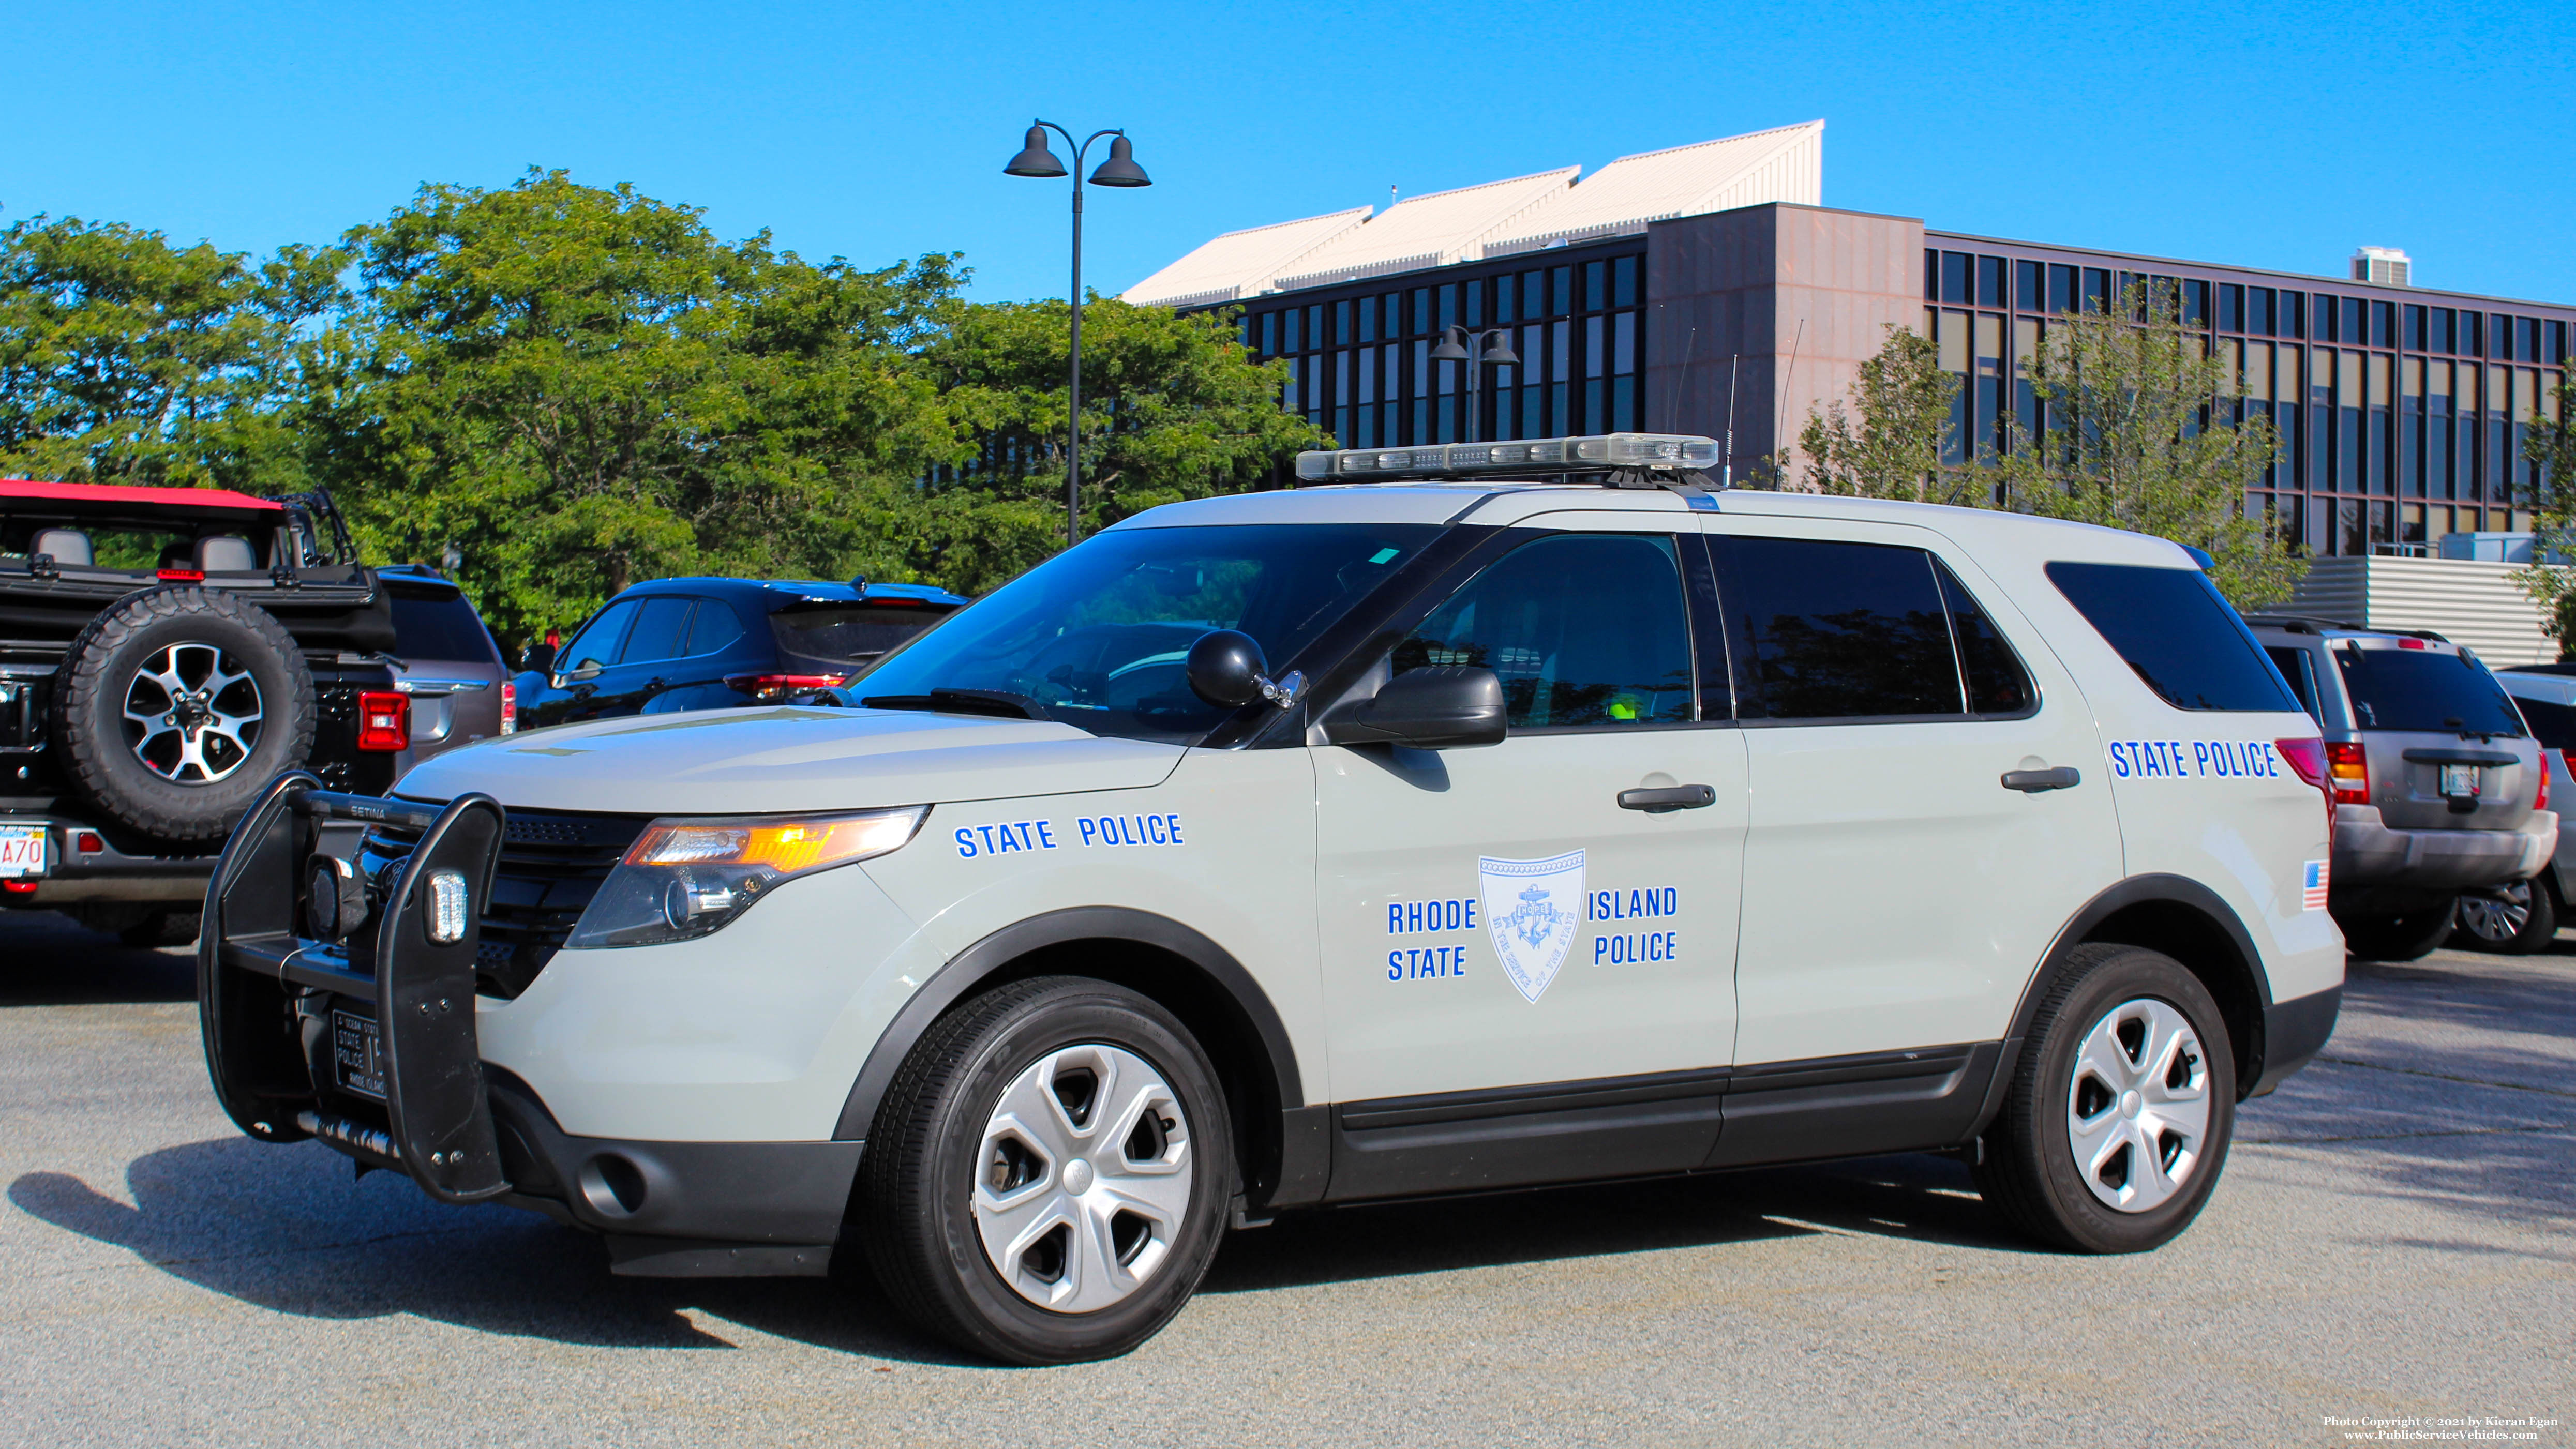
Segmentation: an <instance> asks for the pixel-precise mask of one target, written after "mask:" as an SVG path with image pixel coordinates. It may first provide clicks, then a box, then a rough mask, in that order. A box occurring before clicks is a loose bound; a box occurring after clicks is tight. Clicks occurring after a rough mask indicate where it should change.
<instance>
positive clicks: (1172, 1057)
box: [849, 976, 1235, 1364]
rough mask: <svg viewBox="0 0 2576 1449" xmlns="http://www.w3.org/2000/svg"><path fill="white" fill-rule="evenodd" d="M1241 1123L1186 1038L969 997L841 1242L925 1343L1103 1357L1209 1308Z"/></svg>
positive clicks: (1007, 1357) (1096, 1010) (1127, 1002)
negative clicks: (1204, 1301) (1234, 1125)
mask: <svg viewBox="0 0 2576 1449" xmlns="http://www.w3.org/2000/svg"><path fill="white" fill-rule="evenodd" d="M1234 1180H1235V1164H1234V1149H1233V1142H1232V1134H1231V1126H1230V1119H1229V1117H1228V1115H1227V1112H1226V1102H1225V1097H1224V1095H1223V1093H1222V1091H1221V1090H1220V1089H1219V1088H1218V1086H1217V1081H1216V1072H1215V1070H1214V1069H1213V1068H1212V1067H1210V1066H1209V1064H1208V1060H1207V1056H1206V1054H1205V1053H1204V1052H1202V1051H1201V1050H1200V1049H1199V1045H1198V1043H1197V1042H1196V1041H1195V1040H1193V1039H1192V1038H1191V1036H1190V1034H1189V1031H1188V1029H1187V1028H1185V1027H1183V1026H1182V1025H1181V1024H1180V1022H1179V1021H1177V1020H1175V1019H1174V1018H1173V1017H1172V1016H1171V1014H1170V1013H1168V1012H1166V1011H1164V1010H1163V1009H1162V1008H1161V1007H1160V1006H1158V1005H1156V1004H1155V1003H1153V1002H1152V1001H1150V1000H1147V999H1146V998H1145V997H1142V996H1139V995H1137V994H1136V993H1135V992H1132V991H1129V990H1127V989H1125V988H1124V987H1119V986H1112V985H1110V984H1108V983H1106V982H1102V981H1094V980H1089V979H1085V978H1080V977H1068V976H1045V977H1038V978H1035V979H1033V980H1028V981H1021V982H1015V983H1013V984H1011V985H1008V986H1003V987H1001V988H999V989H997V990H994V991H992V992H990V993H988V994H986V995H984V996H980V997H976V998H973V999H971V1000H969V1001H967V1002H965V1003H964V1004H962V1005H960V1006H958V1007H957V1008H955V1009H954V1010H952V1011H951V1012H950V1013H949V1014H948V1015H947V1016H945V1017H942V1018H941V1019H940V1020H939V1021H938V1022H937V1023H936V1024H934V1025H933V1026H932V1027H931V1029H930V1030H929V1031H928V1032H926V1033H924V1034H923V1036H922V1038H921V1041H920V1042H919V1043H918V1044H917V1045H915V1046H914V1047H913V1049H912V1054H911V1055H910V1056H909V1057H907V1058H905V1060H904V1064H903V1066H902V1068H901V1069H900V1070H899V1071H898V1072H897V1073H896V1075H895V1080H894V1083H893V1085H892V1086H891V1087H890V1088H889V1089H888V1090H887V1092H886V1098H885V1101H884V1103H883V1104H882V1105H881V1106H880V1107H879V1108H878V1109H877V1116H876V1121H875V1123H874V1124H873V1125H872V1126H871V1128H870V1130H869V1132H868V1143H867V1150H866V1153H865V1155H864V1156H863V1157H862V1158H861V1160H860V1165H859V1182H858V1190H857V1193H856V1196H855V1201H854V1204H853V1206H854V1208H855V1212H854V1218H855V1221H854V1222H853V1223H852V1225H851V1228H850V1229H849V1236H850V1237H854V1238H856V1239H857V1240H858V1241H860V1242H863V1243H864V1244H865V1245H866V1253H867V1259H868V1264H869V1266H870V1268H871V1269H873V1270H874V1273H875V1277H876V1279H877V1283H878V1285H879V1286H880V1287H881V1288H883V1289H884V1291H885V1294H886V1297H887V1298H888V1299H889V1300H890V1301H891V1302H892V1303H893V1304H894V1306H895V1307H896V1309H897V1310H898V1311H900V1312H901V1313H902V1314H903V1315H904V1316H905V1317H907V1318H909V1319H911V1320H912V1322H913V1323H914V1324H916V1325H918V1326H919V1327H920V1328H921V1329H922V1330H923V1331H925V1332H927V1333H930V1334H933V1335H935V1336H937V1337H939V1338H943V1339H946V1340H947V1341H949V1342H950V1343H953V1344H956V1345H957V1346H959V1347H960V1348H964V1349H968V1350H970V1351H972V1352H975V1353H979V1354H984V1355H987V1356H989V1357H992V1358H997V1359H1001V1360H1003V1361H1005V1362H1009V1363H1021V1364H1054V1363H1075V1362H1080V1361H1082V1360H1086V1359H1100V1358H1111V1357H1115V1356H1116V1355H1119V1354H1123V1353H1125V1352H1127V1351H1128V1350H1130V1349H1132V1348H1134V1347H1136V1346H1137V1345H1138V1344H1140V1343H1143V1342H1144V1341H1145V1340H1146V1339H1148V1338H1151V1337H1153V1335H1154V1334H1155V1333H1156V1332H1157V1331H1159V1330H1160V1329H1161V1328H1162V1326H1163V1325H1164V1324H1165V1323H1167V1322H1169V1321H1170V1320H1171V1318H1172V1316H1173V1315H1174V1314H1176V1313H1178V1312H1180V1310H1181V1305H1183V1304H1184V1303H1187V1302H1188V1301H1189V1299H1190V1295H1191V1294H1192V1293H1193V1292H1195V1291H1197V1288H1198V1284H1199V1279H1200V1278H1201V1277H1203V1276H1205V1274H1206V1272H1207V1268H1208V1264H1209V1263H1210V1262H1211V1261H1212V1260H1213V1259H1214V1258H1215V1256H1216V1249H1217V1243H1218V1241H1219V1239H1220V1238H1221V1237H1222V1236H1223V1234H1224V1229H1225V1210H1226V1204H1227V1203H1228V1202H1229V1201H1230V1200H1231V1197H1232V1194H1233V1191H1234Z"/></svg>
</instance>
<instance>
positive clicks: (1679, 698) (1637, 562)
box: [1393, 533, 1692, 730]
mask: <svg viewBox="0 0 2576 1449" xmlns="http://www.w3.org/2000/svg"><path fill="white" fill-rule="evenodd" d="M1393 663H1394V668H1395V672H1396V673H1398V674H1401V673H1403V672H1405V671H1406V670H1409V669H1421V668H1426V667H1429V666H1433V665H1470V666H1473V667H1476V668H1480V669H1490V670H1492V671H1494V673H1495V674H1497V675H1499V676H1501V678H1502V681H1503V700H1504V704H1505V707H1506V710H1507V711H1508V717H1509V720H1510V723H1511V727H1512V728H1513V729H1515V730H1528V729H1559V728H1577V727H1596V726H1610V727H1617V726H1620V725H1644V724H1679V723H1684V722H1687V721H1688V720H1689V719H1690V718H1691V701H1692V679H1691V644H1690V623H1689V615H1688V613H1687V612H1686V610H1685V607H1684V605H1683V603H1682V580H1681V569H1680V567H1679V565H1678V563H1677V562H1676V558H1675V554H1674V550H1673V541H1672V540H1671V539H1670V538H1668V537H1663V536H1660V535H1658V536H1647V535H1640V534H1612V533H1569V534H1559V535H1556V536H1553V537H1549V538H1542V539H1539V540H1538V541H1536V542H1534V543H1527V544H1523V545H1522V546H1521V547H1519V548H1517V549H1514V550H1513V551H1512V552H1511V553H1509V554H1507V555H1505V556H1504V557H1503V558H1502V559H1501V560H1500V561H1498V562H1496V563H1495V564H1494V565H1493V566H1491V567H1490V568H1487V569H1486V570H1485V571H1484V572H1482V573H1480V574H1478V575H1477V576H1476V577H1475V578H1473V579H1471V580H1469V581H1468V582H1467V584H1466V586H1465V587H1464V588H1461V589H1460V590H1459V591H1458V592H1457V593H1456V594H1454V595H1452V596H1451V597H1450V598H1449V601H1448V602H1446V603H1444V604H1442V605H1441V606H1440V607H1439V608H1438V609H1436V610H1434V611H1433V612H1432V614H1431V616H1430V617H1429V618H1427V619H1425V620H1423V621H1422V624H1421V626H1420V627H1419V628H1417V629H1415V630H1414V631H1413V634H1412V636H1411V637H1410V638H1407V639H1406V640H1405V641H1404V642H1403V643H1401V644H1398V645H1397V646H1396V648H1395V657H1394V661H1393Z"/></svg>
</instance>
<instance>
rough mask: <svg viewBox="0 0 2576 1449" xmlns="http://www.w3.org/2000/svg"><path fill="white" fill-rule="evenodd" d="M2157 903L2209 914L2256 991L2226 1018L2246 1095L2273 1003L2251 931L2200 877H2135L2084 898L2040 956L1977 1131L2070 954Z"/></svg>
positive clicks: (2259, 1064) (1989, 1116)
mask: <svg viewBox="0 0 2576 1449" xmlns="http://www.w3.org/2000/svg"><path fill="white" fill-rule="evenodd" d="M2154 902H2166V903H2170V904H2173V905H2177V906H2182V907H2185V908H2187V909H2189V910H2191V911H2193V912H2195V913H2197V914H2199V915H2200V916H2202V917H2205V918H2206V919H2207V920H2208V921H2209V923H2210V924H2211V925H2213V926H2215V927H2217V928H2218V930H2219V931H2220V932H2221V933H2222V934H2223V935H2224V936H2225V937H2226V940H2227V942H2228V944H2229V945H2230V946H2232V947H2233V948H2234V950H2235V952H2236V957H2237V964H2238V965H2239V966H2241V967H2242V968H2243V970H2244V973H2245V976H2246V980H2247V982H2248V984H2249V985H2250V986H2251V987H2252V988H2253V993H2254V999H2253V1001H2252V1002H2251V1003H2250V1005H2251V1007H2252V1010H2250V1011H2248V1012H2246V1013H2244V1018H2245V1019H2244V1020H2242V1021H2238V1020H2230V1021H2229V1022H2228V1028H2229V1031H2230V1033H2231V1034H2232V1035H2236V1036H2238V1037H2239V1040H2237V1041H2236V1043H2235V1045H2236V1047H2237V1048H2238V1056H2239V1058H2240V1060H2239V1070H2238V1072H2237V1090H2238V1092H2239V1093H2240V1094H2242V1093H2243V1092H2244V1091H2246V1090H2247V1089H2248V1088H2250V1087H2251V1086H2253V1084H2254V1083H2255V1081H2256V1080H2257V1079H2259V1078H2260V1077H2261V1076H2262V1074H2263V1045H2264V1044H2263V1018H2264V1014H2265V1012H2267V1011H2268V1010H2269V1009H2270V1008H2271V1005H2272V982H2271V978H2270V977H2269V976H2267V975H2266V974H2265V973H2264V970H2263V954H2262V953H2261V952H2260V951H2258V950H2256V949H2255V948H2254V936H2253V933H2252V932H2250V931H2248V930H2246V929H2245V922H2244V921H2243V920H2242V919H2240V918H2239V917H2238V916H2237V914H2236V911H2235V908H2234V907H2232V906H2230V905H2228V904H2227V902H2226V901H2225V900H2224V899H2222V898H2221V897H2220V896H2219V894H2218V893H2217V892H2216V891H2213V890H2211V889H2210V888H2209V887H2207V886H2205V885H2202V884H2201V883H2200V882H2198V881H2196V880H2192V879H2190V878H2188V877H2185V876H2178V875H2138V876H2131V877H2129V878H2128V879H2127V880H2124V881H2121V882H2120V883H2119V884H2117V885H2114V886H2112V887H2111V888H2110V889H2108V890H2106V891H2104V892H2102V893H2101V894H2100V895H2097V896H2095V897H2094V898H2093V899H2091V900H2089V901H2087V902H2085V903H2084V906H2083V908H2082V909H2080V910H2078V911H2077V912H2076V913H2075V914H2074V915H2073V916H2070V917H2068V918H2067V921H2066V924H2065V925H2063V926H2060V927H2059V928H2058V930H2057V936H2056V939H2054V940H2052V941H2050V942H2049V945H2048V951H2047V953H2046V954H2045V955H2043V956H2041V957H2040V960H2039V969H2038V970H2036V971H2033V972H2032V973H2031V977H2030V983H2029V984H2028V985H2027V986H2024V987H2023V988H2022V994H2021V1002H2020V1004H2019V1005H2017V1006H2015V1007H2014V1008H2013V1015H2012V1029H2011V1030H2010V1031H2009V1032H2007V1033H2006V1035H2005V1047H2004V1062H2003V1065H2002V1068H2001V1069H2000V1070H1999V1071H1997V1073H1996V1074H1995V1084H1994V1087H1993V1088H1992V1089H1991V1090H1990V1091H1989V1092H1988V1093H1987V1100H1986V1104H1985V1107H1984V1109H1983V1111H1981V1112H1980V1114H1979V1116H1978V1119H1977V1131H1979V1132H1983V1131H1984V1130H1985V1129H1986V1125H1987V1124H1988V1123H1989V1122H1991V1121H1992V1120H1993V1119H1994V1115H1995V1113H1996V1112H1998V1111H2000V1110H2002V1107H2003V1093H2004V1088H2005V1087H2006V1086H2007V1085H2008V1083H2009V1081H2010V1078H2011V1074H2012V1064H2013V1061H2014V1059H2015V1058H2016V1057H2017V1056H2018V1055H2019V1054H2020V1050H2021V1045H2022V1042H2023V1041H2024V1040H2025V1039H2026V1038H2027V1037H2028V1036H2029V1034H2030V1022H2031V1018H2032V1017H2034V1016H2036V1015H2038V1014H2039V1004H2040V1003H2041V1002H2042V1001H2044V1000H2046V999H2047V997H2048V990H2049V987H2050V986H2052V985H2053V984H2055V982H2056V980H2057V977H2058V973H2059V972H2061V971H2063V970H2064V969H2065V966H2066V958H2067V956H2068V954H2069V953H2071V952H2072V951H2074V949H2075V948H2076V947H2077V946H2080V945H2082V944H2084V942H2085V941H2086V940H2087V939H2088V938H2089V937H2090V936H2091V935H2092V933H2093V931H2094V929H2095V928H2096V927H2098V926H2100V925H2101V924H2102V923H2103V922H2104V921H2107V920H2109V919H2111V918H2112V917H2113V916H2115V915H2118V914H2119V913H2120V912H2122V911H2124V910H2127V909H2129V908H2130V907H2132V906H2139V905H2146V904H2149V903H2154ZM2211 995H2213V996H2219V997H2220V1005H2221V1007H2222V1008H2224V1007H2225V1005H2226V1000H2225V997H2224V995H2223V994H2222V993H2219V992H2212V993H2211ZM2232 1015H2233V1013H2231V1016H2232Z"/></svg>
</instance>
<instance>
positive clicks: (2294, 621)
mask: <svg viewBox="0 0 2576 1449" xmlns="http://www.w3.org/2000/svg"><path fill="white" fill-rule="evenodd" d="M2245 627H2247V628H2249V629H2257V630H2260V629H2269V630H2272V631H2273V632H2275V633H2280V634H2304V635H2309V636H2312V637H2314V638H2318V639H2322V640H2327V641H2334V640H2350V641H2352V642H2354V643H2356V644H2369V645H2372V646H2374V647H2395V648H2399V649H2434V650H2437V651H2442V652H2447V653H2458V652H2459V648H2460V646H2459V645H2457V644H2454V643H2452V642H2451V641H2450V640H2448V639H2445V638H2443V637H2442V636H2441V635H2439V634H2437V633H2435V632H2433V631H2432V630H2430V629H2397V628H2387V629H2374V628H2372V627H2370V626H2369V625H2367V624H2350V623H2344V622H2341V621H2338V620H2334V619H2319V618H2312V617H2310V616H2308V615H2305V614H2267V613H2261V612H2256V613H2252V614H2248V615H2246V616H2245Z"/></svg>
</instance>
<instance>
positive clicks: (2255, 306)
mask: <svg viewBox="0 0 2576 1449" xmlns="http://www.w3.org/2000/svg"><path fill="white" fill-rule="evenodd" d="M2245 330H2246V331H2247V332H2249V333H2252V334H2253V335H2254V336H2257V337H2269V336H2271V335H2272V289H2271V288H2269V287H2248V288H2246V289H2245Z"/></svg>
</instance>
